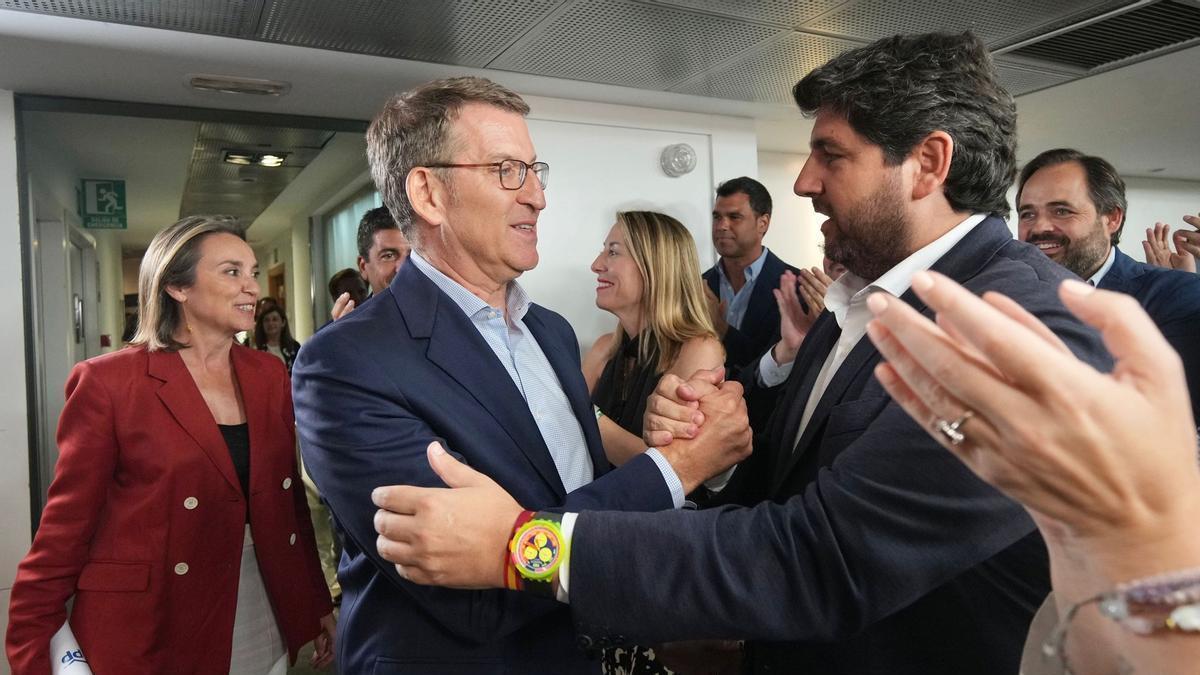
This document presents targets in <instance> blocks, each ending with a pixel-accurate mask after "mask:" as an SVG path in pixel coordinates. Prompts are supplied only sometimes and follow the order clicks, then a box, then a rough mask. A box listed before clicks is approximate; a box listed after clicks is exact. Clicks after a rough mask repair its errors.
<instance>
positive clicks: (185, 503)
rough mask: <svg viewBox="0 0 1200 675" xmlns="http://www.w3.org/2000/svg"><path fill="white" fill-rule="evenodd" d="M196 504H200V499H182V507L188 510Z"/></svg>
mask: <svg viewBox="0 0 1200 675" xmlns="http://www.w3.org/2000/svg"><path fill="white" fill-rule="evenodd" d="M197 506H200V500H199V499H196V498H195V497H188V498H187V499H185V500H183V508H185V509H187V510H188V511H191V510H192V509H194V508H196V507H197Z"/></svg>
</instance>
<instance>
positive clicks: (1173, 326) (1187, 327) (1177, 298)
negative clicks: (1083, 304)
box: [1098, 249, 1200, 420]
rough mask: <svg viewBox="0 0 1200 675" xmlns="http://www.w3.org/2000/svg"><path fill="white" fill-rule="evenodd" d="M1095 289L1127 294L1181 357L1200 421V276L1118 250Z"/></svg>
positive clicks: (1193, 411) (1193, 403)
mask: <svg viewBox="0 0 1200 675" xmlns="http://www.w3.org/2000/svg"><path fill="white" fill-rule="evenodd" d="M1098 288H1104V289H1107V290H1110V291H1117V292H1119V293H1128V294H1129V295H1132V296H1133V297H1135V298H1137V301H1138V304H1140V305H1141V306H1142V309H1144V310H1146V313H1147V314H1149V315H1150V318H1151V319H1153V320H1154V323H1155V324H1157V325H1158V329H1159V330H1160V331H1162V333H1163V335H1164V336H1165V337H1166V338H1167V342H1170V343H1171V346H1172V347H1174V348H1175V351H1177V352H1179V356H1180V358H1182V359H1183V372H1184V374H1185V375H1186V376H1187V383H1188V391H1189V392H1191V395H1192V415H1193V417H1194V418H1195V419H1196V420H1200V277H1197V276H1196V275H1195V274H1190V273H1188V272H1181V271H1179V270H1168V269H1163V268H1161V267H1154V266H1152V265H1147V264H1145V263H1140V262H1138V261H1136V260H1134V259H1133V258H1130V257H1129V256H1127V255H1125V254H1124V253H1122V252H1121V251H1120V249H1118V250H1117V258H1116V260H1114V261H1113V266H1112V267H1110V268H1109V270H1108V273H1107V274H1105V275H1104V278H1103V279H1101V280H1100V284H1099V285H1098Z"/></svg>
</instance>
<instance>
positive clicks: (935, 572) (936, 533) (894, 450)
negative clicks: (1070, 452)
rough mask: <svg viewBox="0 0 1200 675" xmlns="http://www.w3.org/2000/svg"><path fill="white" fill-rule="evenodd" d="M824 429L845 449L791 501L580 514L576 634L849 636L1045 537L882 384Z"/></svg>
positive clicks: (1104, 358) (1086, 352) (574, 549)
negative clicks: (1008, 551) (1013, 549)
mask: <svg viewBox="0 0 1200 675" xmlns="http://www.w3.org/2000/svg"><path fill="white" fill-rule="evenodd" d="M988 288H1002V289H1004V290H1007V289H1006V288H1005V287H1002V286H999V284H998V283H996V282H995V281H994V280H993V279H990V278H983V277H980V281H979V282H978V283H977V284H976V287H975V288H972V290H974V291H976V292H981V291H982V290H986V289H988ZM1011 294H1012V296H1013V297H1014V298H1015V299H1018V301H1019V302H1021V304H1022V305H1024V306H1025V307H1026V309H1028V310H1029V311H1030V312H1032V313H1033V314H1034V315H1035V316H1038V317H1039V318H1040V319H1041V320H1042V321H1043V322H1045V323H1046V325H1047V326H1048V327H1049V328H1050V329H1051V330H1052V331H1053V332H1054V333H1055V334H1057V335H1058V336H1059V337H1060V338H1062V339H1063V341H1064V342H1065V343H1066V344H1067V346H1068V347H1070V348H1071V349H1072V351H1073V352H1075V354H1076V355H1077V356H1078V357H1079V358H1080V359H1081V360H1083V361H1085V362H1087V363H1089V364H1091V365H1093V366H1094V367H1097V368H1100V369H1103V370H1107V369H1110V368H1111V366H1112V361H1111V358H1110V357H1109V356H1108V354H1107V352H1105V351H1104V349H1103V347H1102V345H1101V343H1100V341H1099V339H1098V336H1097V334H1096V333H1095V332H1094V331H1092V330H1091V329H1090V328H1087V327H1085V326H1083V325H1082V324H1081V323H1079V322H1078V321H1077V320H1076V319H1074V318H1073V317H1072V316H1071V315H1070V314H1069V313H1068V312H1067V311H1066V310H1065V309H1064V308H1063V307H1062V305H1061V303H1059V302H1058V300H1057V298H1056V297H1055V296H1053V295H1052V294H1049V293H1045V292H1042V293H1041V294H1040V295H1036V297H1034V296H1033V295H1031V294H1027V296H1029V297H1022V296H1021V294H1020V293H1019V292H1013V293H1011ZM795 376H796V374H795V373H793V379H795ZM791 404H792V405H796V402H795V401H793V402H792V403H791ZM825 425H826V426H825V429H824V430H823V433H822V446H821V447H820V448H810V449H809V450H808V452H816V451H825V450H829V451H831V452H837V458H836V459H835V460H834V461H833V462H832V464H830V465H829V466H828V467H825V468H821V469H819V470H818V471H817V473H816V475H815V477H814V478H813V480H812V481H811V482H809V483H808V484H807V486H806V487H805V488H804V489H803V490H802V491H801V492H799V493H798V494H796V495H795V496H792V497H791V498H790V499H788V500H787V501H785V502H764V503H760V504H758V505H757V506H755V507H753V508H733V507H726V508H722V509H715V510H712V511H702V512H699V513H665V514H614V513H583V514H580V516H579V518H578V520H577V522H576V525H575V530H574V535H573V539H572V542H571V562H570V565H571V568H570V579H571V584H570V596H571V608H572V613H573V615H574V617H575V619H576V621H577V623H578V627H579V630H580V632H581V633H582V634H584V635H602V634H608V633H610V632H615V631H620V632H622V633H623V634H624V635H627V636H630V637H631V638H633V639H636V640H640V641H647V642H658V641H669V640H674V639H681V638H685V637H686V638H747V639H760V640H792V641H794V640H800V641H818V642H830V641H837V640H841V639H843V638H846V637H848V636H851V635H854V634H856V633H858V632H860V631H861V630H862V629H863V628H865V627H867V626H870V625H872V624H874V623H876V622H878V621H879V620H881V619H883V618H886V617H888V616H890V615H891V614H893V613H895V612H897V611H899V610H901V609H903V608H905V607H907V606H909V605H910V604H912V603H913V602H915V601H916V600H917V599H919V598H921V597H923V596H925V595H927V594H929V593H930V592H931V591H933V590H934V589H936V588H938V587H939V586H941V585H943V584H945V583H946V582H948V581H950V580H951V579H953V578H955V577H956V576H958V575H959V574H961V573H963V572H965V571H967V570H969V569H971V568H973V567H975V566H977V565H979V564H980V563H983V562H984V561H987V560H989V559H991V558H993V557H994V556H996V555H998V554H1000V553H1001V552H1004V551H1005V550H1006V549H1008V548H1009V547H1011V546H1013V545H1014V544H1017V543H1018V542H1021V541H1022V540H1023V539H1025V538H1026V537H1029V536H1030V535H1032V534H1034V533H1035V527H1034V524H1033V522H1032V520H1031V519H1030V518H1029V516H1028V515H1027V514H1026V512H1025V511H1024V509H1023V508H1022V507H1021V506H1020V505H1019V504H1017V503H1016V502H1014V501H1012V500H1010V499H1008V498H1007V497H1005V496H1004V495H1002V494H1001V493H1000V492H998V491H997V490H995V489H994V488H993V487H991V486H990V485H988V484H986V483H984V482H983V481H982V480H981V479H979V478H978V477H977V476H975V474H973V473H972V472H971V471H970V470H969V469H968V468H967V467H966V466H965V465H964V464H962V463H961V462H959V460H958V459H957V458H955V456H954V455H952V454H951V453H949V452H946V451H945V450H944V449H943V448H942V447H941V446H940V445H938V444H937V442H936V441H934V440H933V439H932V438H931V437H930V436H929V435H928V434H927V432H926V431H925V430H924V429H923V428H922V427H921V426H920V425H919V424H918V423H916V422H914V421H913V420H912V418H910V417H909V416H908V415H907V413H905V412H904V410H903V409H902V408H900V407H899V405H897V404H896V403H895V402H893V401H892V400H891V399H890V398H889V397H888V396H887V395H886V393H885V392H884V391H883V389H882V387H880V386H879V384H878V382H877V381H876V380H874V378H872V379H870V380H869V381H868V384H867V389H865V390H864V392H863V394H862V395H861V396H859V397H857V398H856V399H855V400H853V401H848V402H845V403H843V404H841V405H839V406H836V407H835V408H834V409H833V410H832V411H831V412H830V416H829V417H828V418H827V419H826V421H825ZM774 435H775V436H776V438H774V439H773V440H774V442H773V447H774V448H778V447H780V446H781V441H780V440H779V439H778V437H777V436H778V434H774ZM788 441H790V439H788ZM784 447H787V448H788V449H789V450H790V444H788V445H786V446H784ZM1031 539H1032V538H1031ZM650 552H654V553H650ZM631 560H637V561H639V564H637V565H634V564H630V563H629V561H631ZM627 607H637V608H638V611H637V612H626V611H625V608H627Z"/></svg>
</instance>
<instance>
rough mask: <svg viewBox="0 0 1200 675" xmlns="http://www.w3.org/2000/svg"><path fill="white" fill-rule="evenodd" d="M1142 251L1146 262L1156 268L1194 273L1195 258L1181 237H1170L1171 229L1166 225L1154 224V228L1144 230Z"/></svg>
mask: <svg viewBox="0 0 1200 675" xmlns="http://www.w3.org/2000/svg"><path fill="white" fill-rule="evenodd" d="M1172 239H1174V241H1175V250H1174V251H1172V250H1171V240H1172ZM1142 249H1143V250H1144V251H1145V252H1146V262H1147V263H1149V264H1151V265H1155V266H1157V267H1166V268H1168V269H1176V270H1182V271H1184V272H1195V271H1196V257H1195V256H1194V255H1193V254H1192V253H1191V252H1190V250H1189V249H1188V248H1187V247H1186V242H1185V240H1184V238H1183V237H1172V236H1171V228H1170V226H1169V225H1167V224H1166V223H1155V224H1154V227H1152V228H1147V229H1146V239H1145V240H1144V241H1142Z"/></svg>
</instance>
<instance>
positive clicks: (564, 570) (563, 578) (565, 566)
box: [554, 513, 579, 604]
mask: <svg viewBox="0 0 1200 675" xmlns="http://www.w3.org/2000/svg"><path fill="white" fill-rule="evenodd" d="M578 517H579V514H578V513H564V514H563V516H562V522H561V523H559V528H560V529H561V530H562V536H563V547H564V548H565V549H566V550H567V551H570V550H571V537H572V536H573V535H574V534H575V519H576V518H578ZM570 583H571V555H570V553H568V554H567V559H566V560H564V561H563V563H562V565H561V566H559V568H558V591H556V592H555V593H554V599H555V600H558V601H559V602H561V603H564V604H569V603H570V602H571V594H570V590H569V588H568V587H569V586H570Z"/></svg>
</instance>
